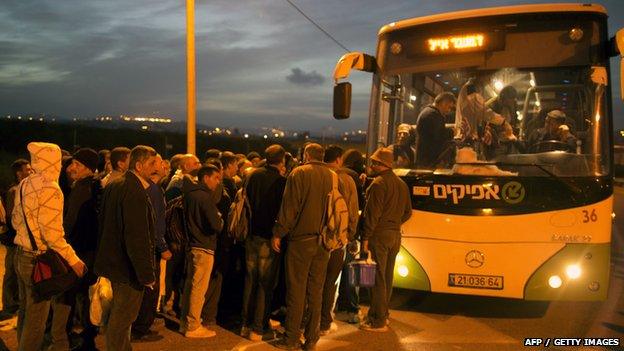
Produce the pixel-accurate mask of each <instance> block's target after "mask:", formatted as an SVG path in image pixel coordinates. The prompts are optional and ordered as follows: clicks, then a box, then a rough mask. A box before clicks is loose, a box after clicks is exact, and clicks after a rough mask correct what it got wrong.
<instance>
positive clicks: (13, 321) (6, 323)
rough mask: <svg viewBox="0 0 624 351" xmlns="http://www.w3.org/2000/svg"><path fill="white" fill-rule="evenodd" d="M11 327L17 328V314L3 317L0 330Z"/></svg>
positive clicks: (6, 329) (7, 329) (10, 328)
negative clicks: (11, 316) (6, 317)
mask: <svg viewBox="0 0 624 351" xmlns="http://www.w3.org/2000/svg"><path fill="white" fill-rule="evenodd" d="M13 329H17V316H15V317H13V318H9V319H5V320H3V321H2V323H1V324H0V331H9V330H13Z"/></svg>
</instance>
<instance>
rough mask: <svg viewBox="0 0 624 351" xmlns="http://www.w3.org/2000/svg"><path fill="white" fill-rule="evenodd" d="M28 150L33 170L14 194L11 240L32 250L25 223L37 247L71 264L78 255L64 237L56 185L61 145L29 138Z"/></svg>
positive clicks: (59, 194) (60, 196) (61, 211)
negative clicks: (57, 255)
mask: <svg viewBox="0 0 624 351" xmlns="http://www.w3.org/2000/svg"><path fill="white" fill-rule="evenodd" d="M28 152H29V153H30V159H31V165H32V168H33V171H34V173H33V174H31V175H30V176H28V177H27V178H26V179H24V180H23V181H22V182H21V183H20V185H19V188H18V191H17V192H16V194H15V205H14V207H13V213H12V215H11V219H12V224H13V227H14V228H15V230H16V231H17V235H16V236H15V240H14V243H15V244H16V245H18V246H20V247H21V248H23V249H25V250H29V251H34V250H35V248H33V247H32V245H31V243H30V239H29V235H28V229H27V227H26V223H28V226H29V227H30V230H31V231H32V234H33V236H34V238H35V243H36V244H37V249H39V250H40V251H45V250H48V249H53V250H55V251H56V252H58V253H59V254H60V255H61V256H62V257H63V258H64V259H65V260H67V262H68V263H69V264H70V265H72V266H73V265H74V264H76V263H78V262H79V261H80V259H79V258H78V256H77V255H76V253H75V252H74V249H72V247H71V246H70V245H69V244H68V243H67V241H66V240H65V232H64V230H63V193H62V192H61V188H60V187H59V185H58V178H59V175H60V172H61V149H60V148H59V147H58V145H55V144H49V143H39V142H32V143H29V144H28ZM22 194H23V197H22ZM24 214H25V215H26V216H25V217H24Z"/></svg>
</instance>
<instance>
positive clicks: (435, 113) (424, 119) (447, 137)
mask: <svg viewBox="0 0 624 351" xmlns="http://www.w3.org/2000/svg"><path fill="white" fill-rule="evenodd" d="M455 100H456V99H455V95H453V93H450V92H443V93H440V94H438V95H437V96H436V97H435V99H434V101H433V104H431V105H428V106H426V107H425V108H423V109H422V110H421V111H420V114H419V115H418V120H417V122H416V131H417V135H418V139H417V140H418V146H417V147H416V153H417V157H416V160H417V163H418V168H427V169H432V168H435V167H436V166H437V165H439V164H440V163H442V164H446V163H447V162H445V160H446V159H448V158H449V157H451V156H452V154H453V152H452V151H454V150H452V149H454V147H455V146H454V145H453V144H452V143H451V141H452V139H453V135H452V133H449V130H448V129H446V127H445V125H444V121H445V117H446V116H447V115H448V114H450V113H451V112H452V111H453V110H454V109H455Z"/></svg>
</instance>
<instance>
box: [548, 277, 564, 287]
mask: <svg viewBox="0 0 624 351" xmlns="http://www.w3.org/2000/svg"><path fill="white" fill-rule="evenodd" d="M562 283H563V282H562V281H561V278H560V277H559V276H558V275H553V276H551V277H550V278H549V279H548V285H550V287H551V288H553V289H559V288H560V287H561V284H562Z"/></svg>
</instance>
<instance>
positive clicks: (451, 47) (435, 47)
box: [427, 33, 485, 53]
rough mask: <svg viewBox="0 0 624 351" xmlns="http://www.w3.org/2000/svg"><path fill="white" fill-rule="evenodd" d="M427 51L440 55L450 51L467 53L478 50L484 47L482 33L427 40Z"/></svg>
mask: <svg viewBox="0 0 624 351" xmlns="http://www.w3.org/2000/svg"><path fill="white" fill-rule="evenodd" d="M427 44H428V45H429V51H430V52H431V53H442V52H447V51H449V52H452V51H468V50H470V49H480V48H483V47H484V45H485V35H484V34H483V33H477V34H468V35H460V36H451V37H445V38H430V39H427Z"/></svg>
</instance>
